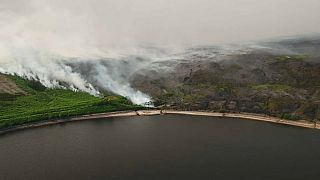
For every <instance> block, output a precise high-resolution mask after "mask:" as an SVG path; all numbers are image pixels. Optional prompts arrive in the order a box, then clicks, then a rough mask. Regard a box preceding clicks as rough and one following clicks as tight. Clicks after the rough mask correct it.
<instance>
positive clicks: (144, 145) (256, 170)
mask: <svg viewBox="0 0 320 180" xmlns="http://www.w3.org/2000/svg"><path fill="white" fill-rule="evenodd" d="M319 152H320V131H317V130H312V129H303V128H298V127H289V126H283V125H277V124H270V123H266V122H256V121H251V120H240V119H228V118H216V117H201V116H187V115H165V116H142V117H138V116H137V117H123V118H108V119H102V120H93V121H83V122H73V123H67V124H63V125H54V126H49V127H41V128H35V129H28V130H24V131H18V132H14V133H9V134H6V135H2V136H0V179H1V180H3V179H23V180H27V179H32V180H35V179H147V180H151V179H165V180H168V179H272V180H274V179H290V180H293V179H299V180H300V179H318V178H319V177H320V170H319V167H320V155H319Z"/></svg>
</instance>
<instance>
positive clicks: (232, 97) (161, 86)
mask: <svg viewBox="0 0 320 180" xmlns="http://www.w3.org/2000/svg"><path fill="white" fill-rule="evenodd" d="M224 49H225V48H224ZM232 49H233V50H232ZM319 50H320V39H314V38H313V39H310V38H302V39H289V40H285V41H280V42H269V43H264V44H260V45H259V46H257V45H246V46H242V47H240V48H239V47H238V46H231V47H229V48H228V49H227V50H225V51H222V50H221V49H219V48H218V47H200V48H195V49H191V50H190V51H189V52H187V53H185V54H184V56H183V58H180V59H177V60H175V61H172V60H171V61H161V62H154V64H155V63H156V64H157V65H158V66H162V67H167V70H161V71H159V70H156V69H152V68H149V69H148V68H145V69H144V70H143V71H141V72H139V73H136V74H135V76H134V77H133V78H132V79H131V82H132V84H133V85H134V87H135V88H137V89H139V90H141V91H142V92H145V93H148V94H150V95H151V96H152V97H153V100H154V102H155V104H156V105H157V106H161V107H164V108H169V109H176V110H205V111H217V112H250V113H262V114H268V115H273V116H278V117H282V118H286V119H292V120H297V119H301V118H304V119H309V120H320V52H319ZM163 69H166V68H163Z"/></svg>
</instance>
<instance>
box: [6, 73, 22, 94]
mask: <svg viewBox="0 0 320 180" xmlns="http://www.w3.org/2000/svg"><path fill="white" fill-rule="evenodd" d="M0 94H3V95H5V94H9V95H23V94H26V92H24V91H23V90H22V89H20V88H19V87H18V86H17V85H16V83H15V82H14V81H12V80H11V79H9V78H7V77H6V76H5V75H2V74H0Z"/></svg>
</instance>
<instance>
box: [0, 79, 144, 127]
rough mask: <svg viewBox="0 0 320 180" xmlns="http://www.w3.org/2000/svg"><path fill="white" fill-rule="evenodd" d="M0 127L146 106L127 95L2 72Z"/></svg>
mask: <svg viewBox="0 0 320 180" xmlns="http://www.w3.org/2000/svg"><path fill="white" fill-rule="evenodd" d="M0 77H1V86H0V87H1V89H0V90H1V92H3V93H2V94H1V96H0V128H6V127H11V126H14V125H19V124H24V123H28V122H35V121H41V120H49V119H59V118H66V117H73V116H78V115H84V114H90V113H100V112H110V111H123V110H136V109H143V108H142V107H140V106H137V105H133V104H132V103H131V102H129V101H128V100H127V99H126V98H124V97H121V96H116V95H111V94H106V95H105V96H103V97H95V96H91V95H89V94H87V93H84V92H74V91H71V90H64V89H47V88H45V87H44V86H42V85H41V83H39V82H38V81H32V80H26V79H23V78H21V77H18V76H9V75H1V76H0Z"/></svg>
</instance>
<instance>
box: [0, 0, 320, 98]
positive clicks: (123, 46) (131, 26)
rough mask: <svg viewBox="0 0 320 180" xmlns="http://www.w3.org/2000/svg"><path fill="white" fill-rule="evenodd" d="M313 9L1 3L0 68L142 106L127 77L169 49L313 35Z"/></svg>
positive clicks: (310, 4) (198, 2) (229, 0)
mask: <svg viewBox="0 0 320 180" xmlns="http://www.w3.org/2000/svg"><path fill="white" fill-rule="evenodd" d="M319 8H320V2H319V1H318V0H306V1H300V0H291V1H288V0H271V1H264V2H261V1H255V0H226V1H220V0H219V1H218V0H189V1H187V2H186V1H185V0H152V1H150V0H135V1H129V0H126V1H125V0H105V1H103V0H78V1H71V0H55V1H53V0H52V1H50V0H29V1H28V0H1V2H0V22H1V25H0V26H1V27H0V72H3V73H16V74H19V75H21V76H27V77H29V78H34V79H39V80H40V81H41V82H42V83H43V84H44V85H45V86H47V87H59V86H60V87H61V86H63V87H67V88H71V89H74V90H81V91H86V92H89V93H90V94H93V95H99V90H102V89H103V90H108V91H112V92H114V93H116V94H120V95H122V96H126V97H129V98H130V99H131V101H133V102H134V103H137V104H143V103H145V102H147V101H150V97H149V96H148V95H146V94H144V93H142V92H139V91H137V90H135V89H133V88H132V87H131V86H130V83H129V79H130V77H131V76H132V75H133V74H134V73H136V72H138V71H139V70H140V69H142V68H145V67H148V66H149V65H150V64H151V63H152V62H155V61H161V60H168V59H170V58H171V56H170V54H173V53H172V51H177V50H181V49H184V48H185V47H190V46H197V45H208V44H215V43H229V42H238V41H243V40H246V41H247V40H257V39H264V38H270V37H276V36H283V35H293V34H301V33H313V32H319V29H320V24H319V23H314V22H317V20H318V19H319V15H320V13H319V11H318V9H319ZM304 9H308V12H307V13H306V11H305V10H304ZM279 17H281V18H279ZM293 20H294V21H293ZM151 46H152V47H157V48H146V47H151ZM158 47H162V48H158ZM163 47H166V48H165V49H166V50H164V49H163ZM168 49H170V52H171V53H169V52H167V50H168Z"/></svg>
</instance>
